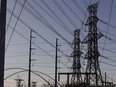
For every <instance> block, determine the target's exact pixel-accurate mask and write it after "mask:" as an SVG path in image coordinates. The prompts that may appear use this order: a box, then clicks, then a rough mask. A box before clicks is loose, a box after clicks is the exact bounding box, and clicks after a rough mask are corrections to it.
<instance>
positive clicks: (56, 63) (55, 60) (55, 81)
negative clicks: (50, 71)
mask: <svg viewBox="0 0 116 87" xmlns="http://www.w3.org/2000/svg"><path fill="white" fill-rule="evenodd" d="M57 60H58V39H57V38H56V59H55V87H57Z"/></svg>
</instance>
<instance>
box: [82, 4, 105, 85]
mask: <svg viewBox="0 0 116 87" xmlns="http://www.w3.org/2000/svg"><path fill="white" fill-rule="evenodd" d="M97 9H98V3H94V4H92V5H89V6H88V12H89V17H88V19H87V23H86V26H88V29H89V30H88V35H87V36H86V37H85V39H84V40H83V43H86V44H87V45H88V52H87V54H86V58H87V67H86V73H89V74H88V75H85V82H86V83H87V84H88V86H90V85H91V84H94V85H96V87H98V85H99V83H101V82H103V80H102V75H101V71H100V66H99V59H98V57H99V56H100V53H99V51H98V39H100V38H101V37H102V35H101V34H99V33H98V31H97V22H98V20H99V19H98V17H97ZM102 85H103V84H102ZM88 86H87V87H88ZM102 87H103V86H102Z"/></svg>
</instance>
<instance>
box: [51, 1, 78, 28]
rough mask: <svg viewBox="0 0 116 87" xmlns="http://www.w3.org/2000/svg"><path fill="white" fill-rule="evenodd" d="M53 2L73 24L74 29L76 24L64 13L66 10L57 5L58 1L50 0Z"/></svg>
mask: <svg viewBox="0 0 116 87" xmlns="http://www.w3.org/2000/svg"><path fill="white" fill-rule="evenodd" d="M52 1H53V2H54V4H55V5H56V6H57V7H58V9H59V10H60V11H61V12H62V14H63V15H64V16H65V17H66V18H67V19H68V21H69V22H70V23H71V24H72V25H73V27H74V28H75V29H77V28H78V27H77V25H76V24H75V23H74V22H73V21H72V20H71V18H70V17H69V16H68V15H67V14H66V12H65V11H64V10H63V8H62V7H61V6H60V5H59V3H58V2H57V1H56V0H52Z"/></svg>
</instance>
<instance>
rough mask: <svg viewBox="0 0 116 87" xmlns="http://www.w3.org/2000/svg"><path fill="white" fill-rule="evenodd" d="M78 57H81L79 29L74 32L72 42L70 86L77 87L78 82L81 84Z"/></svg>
mask: <svg viewBox="0 0 116 87" xmlns="http://www.w3.org/2000/svg"><path fill="white" fill-rule="evenodd" d="M80 56H81V51H80V29H77V30H75V31H74V40H73V52H72V54H71V57H73V65H72V69H73V73H76V74H72V78H71V85H72V86H73V87H74V86H76V87H77V86H79V85H80V82H82V77H81V74H80V73H81V64H80Z"/></svg>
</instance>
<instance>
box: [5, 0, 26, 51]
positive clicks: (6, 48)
mask: <svg viewBox="0 0 116 87" xmlns="http://www.w3.org/2000/svg"><path fill="white" fill-rule="evenodd" d="M26 1H27V0H24V2H23V5H22V7H21V10H20V13H19V16H18V18H17V20H16V22H15V25H14V28H13V31H12V33H11V36H10V39H9V40H8V43H7V45H6V49H5V51H6V50H7V48H8V45H9V43H10V41H11V38H12V36H13V33H14V30H15V28H16V26H17V24H18V21H19V18H20V16H21V13H22V11H23V8H24V6H25V3H26ZM12 14H13V13H12Z"/></svg>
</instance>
